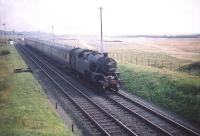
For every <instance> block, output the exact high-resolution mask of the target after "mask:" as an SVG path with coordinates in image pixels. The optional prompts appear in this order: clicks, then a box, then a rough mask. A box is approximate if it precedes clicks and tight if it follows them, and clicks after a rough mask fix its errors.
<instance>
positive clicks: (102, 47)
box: [99, 7, 104, 53]
mask: <svg viewBox="0 0 200 136" xmlns="http://www.w3.org/2000/svg"><path fill="white" fill-rule="evenodd" d="M99 9H100V23H101V53H103V52H104V46H103V24H102V9H103V8H102V7H100V8H99Z"/></svg>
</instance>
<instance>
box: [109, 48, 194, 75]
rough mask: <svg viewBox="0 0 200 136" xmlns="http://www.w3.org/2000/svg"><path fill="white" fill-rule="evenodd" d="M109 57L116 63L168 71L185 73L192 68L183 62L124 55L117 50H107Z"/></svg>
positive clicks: (190, 71)
mask: <svg viewBox="0 0 200 136" xmlns="http://www.w3.org/2000/svg"><path fill="white" fill-rule="evenodd" d="M108 55H109V57H111V58H113V59H115V60H116V61H117V62H118V63H121V64H125V63H131V64H136V65H143V66H150V67H155V68H159V69H167V70H170V71H177V72H184V73H187V74H189V75H190V74H192V70H193V69H192V68H191V66H190V65H183V64H179V63H177V64H175V63H172V62H169V61H165V60H160V59H146V58H145V59H144V58H142V57H136V56H132V55H126V54H124V53H118V52H115V53H113V52H109V53H108Z"/></svg>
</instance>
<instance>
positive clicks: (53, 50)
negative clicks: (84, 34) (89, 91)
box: [25, 38, 120, 93]
mask: <svg viewBox="0 0 200 136" xmlns="http://www.w3.org/2000/svg"><path fill="white" fill-rule="evenodd" d="M25 45H26V46H28V47H31V48H32V49H35V50H37V51H39V52H41V53H43V54H44V55H46V56H47V57H50V58H51V59H54V60H55V61H57V62H59V63H58V64H59V66H65V67H67V68H69V69H71V70H72V71H74V72H76V73H78V74H80V75H82V76H83V77H84V78H87V79H89V80H90V81H91V82H92V83H95V84H96V85H98V86H99V87H101V88H102V89H103V90H110V91H112V92H115V93H116V92H118V90H119V87H120V80H119V73H118V72H117V62H116V61H115V60H114V59H112V58H110V57H108V54H107V53H99V52H97V51H93V50H88V49H82V48H76V47H73V46H68V45H60V44H56V43H50V42H47V41H42V40H36V39H30V38H25Z"/></svg>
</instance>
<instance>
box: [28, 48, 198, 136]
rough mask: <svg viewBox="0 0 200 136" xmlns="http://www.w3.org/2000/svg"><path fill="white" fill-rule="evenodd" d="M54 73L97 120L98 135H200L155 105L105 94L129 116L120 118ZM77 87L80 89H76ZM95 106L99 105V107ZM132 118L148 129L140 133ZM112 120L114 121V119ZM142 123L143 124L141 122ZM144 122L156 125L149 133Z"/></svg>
mask: <svg viewBox="0 0 200 136" xmlns="http://www.w3.org/2000/svg"><path fill="white" fill-rule="evenodd" d="M29 53H30V52H29ZM29 55H30V54H29ZM32 57H33V56H32ZM35 59H36V60H37V61H39V59H38V58H37V57H35ZM41 63H42V62H41ZM43 63H44V62H43ZM43 65H47V64H43ZM46 67H48V68H49V69H51V70H53V69H52V68H51V67H50V66H46ZM54 72H55V73H56V74H57V75H59V76H57V78H55V77H56V76H55V75H53V74H52V73H48V74H49V76H50V77H54V79H53V80H55V81H59V83H57V84H58V85H59V86H61V87H62V84H63V86H64V87H63V89H61V90H62V91H63V92H64V91H65V93H66V90H70V91H68V96H67V97H71V98H72V99H73V100H72V101H74V102H73V103H75V104H77V105H78V107H80V108H79V109H81V111H82V112H83V113H84V114H86V115H87V116H88V117H87V118H91V119H90V120H91V121H92V120H93V121H92V122H94V124H95V126H96V127H97V128H98V129H99V131H100V133H96V134H97V135H98V134H99V135H101V134H103V135H137V134H138V135H150V134H151V135H170V136H173V135H183V136H193V135H195V136H199V135H200V134H199V133H197V132H195V131H193V130H192V129H190V128H187V127H185V126H183V125H181V124H180V123H177V122H175V121H173V120H172V119H170V118H168V117H166V116H164V115H162V114H160V113H158V112H157V111H155V110H153V109H152V108H149V107H148V106H145V105H144V104H142V103H140V102H138V101H134V100H133V99H131V98H129V97H127V96H125V95H124V94H123V93H121V92H120V93H119V94H118V95H104V96H103V97H104V98H103V99H104V102H105V101H107V103H110V105H111V106H112V107H116V108H115V109H118V110H119V112H120V113H121V115H120V116H124V115H126V116H125V117H123V118H121V117H119V116H118V115H116V114H115V113H117V111H116V112H113V111H111V109H113V108H111V109H110V111H109V108H107V109H106V107H104V106H103V105H101V104H100V102H98V101H96V100H95V99H94V98H95V97H94V98H93V97H91V98H89V97H90V96H89V95H87V94H85V93H83V92H84V91H80V90H79V89H78V88H76V87H75V86H74V85H73V84H71V83H70V82H69V81H66V80H65V79H64V78H63V77H62V76H61V75H60V74H59V73H57V72H56V71H55V70H54ZM51 74H52V75H51ZM60 78H62V80H60ZM66 82H67V83H68V84H69V85H70V86H71V87H72V88H73V89H72V88H71V89H70V88H69V87H65V86H66V85H65V84H66ZM59 88H60V87H59ZM74 89H75V90H78V91H73V90H74ZM82 96H84V97H85V98H83V97H82ZM99 97H100V96H99ZM90 102H92V103H93V104H92V105H93V106H91V103H90ZM97 104H98V105H97ZM95 107H98V110H97V108H95ZM108 111H109V113H108ZM102 113H103V114H104V115H103V114H102ZM106 116H107V117H106ZM133 118H137V119H139V120H140V121H143V123H144V126H143V127H144V128H146V132H143V133H142V132H139V130H137V126H135V125H136V124H137V122H138V121H137V120H135V119H133ZM104 119H105V120H104ZM102 120H103V121H102ZM113 120H115V121H114V122H113ZM107 121H108V123H107ZM110 121H111V122H110ZM134 121H135V122H134ZM109 122H110V123H109ZM127 122H128V123H127ZM102 123H103V125H102ZM115 124H118V126H115ZM139 124H140V125H141V123H139ZM145 125H149V126H150V127H151V128H153V130H152V131H149V133H148V129H149V128H148V127H146V126H145ZM134 126H135V127H134ZM101 129H102V130H101ZM138 129H139V128H138ZM116 130H123V131H116ZM155 131H157V132H155ZM158 131H159V132H158Z"/></svg>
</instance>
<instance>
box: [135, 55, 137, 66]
mask: <svg viewBox="0 0 200 136" xmlns="http://www.w3.org/2000/svg"><path fill="white" fill-rule="evenodd" d="M135 64H136V65H137V57H136V58H135Z"/></svg>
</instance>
